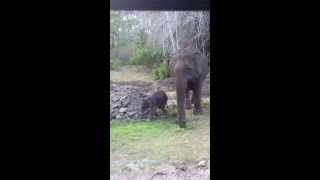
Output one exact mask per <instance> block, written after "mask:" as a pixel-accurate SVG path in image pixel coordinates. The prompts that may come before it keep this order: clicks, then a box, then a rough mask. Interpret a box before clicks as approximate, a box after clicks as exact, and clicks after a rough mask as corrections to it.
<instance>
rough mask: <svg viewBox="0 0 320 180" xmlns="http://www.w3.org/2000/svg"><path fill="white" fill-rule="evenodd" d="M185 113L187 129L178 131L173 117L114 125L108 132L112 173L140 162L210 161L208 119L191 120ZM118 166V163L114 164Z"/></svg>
mask: <svg viewBox="0 0 320 180" xmlns="http://www.w3.org/2000/svg"><path fill="white" fill-rule="evenodd" d="M190 112H191V111H190V110H189V111H187V128H186V129H182V128H179V126H177V125H176V124H175V117H169V118H168V119H157V120H153V121H144V122H141V121H139V122H115V123H113V124H112V127H111V129H110V140H111V145H110V160H111V170H112V171H113V172H115V171H121V169H122V168H124V167H125V165H126V164H127V163H128V162H132V161H137V160H141V159H148V160H154V161H156V162H159V163H154V164H152V165H149V167H148V168H154V166H157V165H160V164H161V163H162V162H165V163H168V162H170V161H183V162H186V163H188V162H194V161H196V160H198V159H201V158H209V153H210V120H209V119H210V117H209V116H210V115H209V112H205V113H204V114H203V115H200V116H194V115H192V113H190ZM113 162H120V163H113Z"/></svg>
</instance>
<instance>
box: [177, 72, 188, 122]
mask: <svg viewBox="0 0 320 180" xmlns="http://www.w3.org/2000/svg"><path fill="white" fill-rule="evenodd" d="M179 76H180V77H179ZM186 85H187V82H186V79H185V77H183V76H182V74H181V73H177V77H176V95H177V107H178V123H179V126H180V127H181V128H185V127H186V114H185V110H184V101H185V92H186V88H187V86H186Z"/></svg>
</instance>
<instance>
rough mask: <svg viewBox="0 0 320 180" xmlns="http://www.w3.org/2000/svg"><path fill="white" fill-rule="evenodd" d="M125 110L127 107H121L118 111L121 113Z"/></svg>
mask: <svg viewBox="0 0 320 180" xmlns="http://www.w3.org/2000/svg"><path fill="white" fill-rule="evenodd" d="M126 110H127V108H124V107H122V108H120V110H119V112H120V113H123V112H125V111H126Z"/></svg>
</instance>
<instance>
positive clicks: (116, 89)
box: [110, 84, 147, 121]
mask: <svg viewBox="0 0 320 180" xmlns="http://www.w3.org/2000/svg"><path fill="white" fill-rule="evenodd" d="M110 92H111V96H110V112H111V113H110V121H111V120H114V119H143V118H146V117H147V112H141V106H142V101H143V98H144V97H145V96H146V95H145V94H144V91H143V89H142V88H139V87H136V86H130V85H123V86H121V85H115V84H112V85H111V89H110Z"/></svg>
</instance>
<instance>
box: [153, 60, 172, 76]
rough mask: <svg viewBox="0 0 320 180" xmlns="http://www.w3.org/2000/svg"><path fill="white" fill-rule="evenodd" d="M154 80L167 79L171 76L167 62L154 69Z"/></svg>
mask: <svg viewBox="0 0 320 180" xmlns="http://www.w3.org/2000/svg"><path fill="white" fill-rule="evenodd" d="M152 76H153V79H154V80H159V79H165V78H167V77H169V76H170V73H169V69H168V67H167V66H166V65H165V64H163V63H162V64H160V66H159V67H157V68H155V69H153V70H152Z"/></svg>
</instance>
